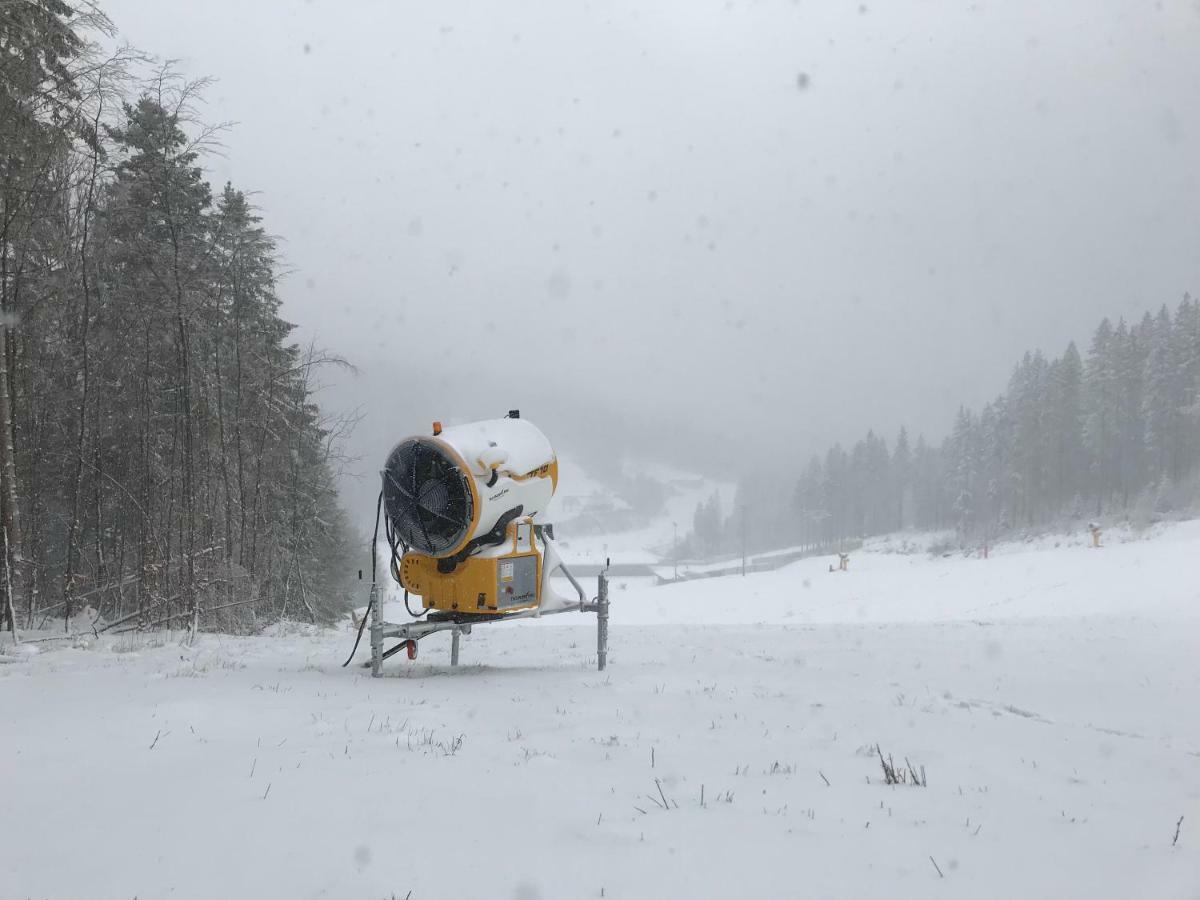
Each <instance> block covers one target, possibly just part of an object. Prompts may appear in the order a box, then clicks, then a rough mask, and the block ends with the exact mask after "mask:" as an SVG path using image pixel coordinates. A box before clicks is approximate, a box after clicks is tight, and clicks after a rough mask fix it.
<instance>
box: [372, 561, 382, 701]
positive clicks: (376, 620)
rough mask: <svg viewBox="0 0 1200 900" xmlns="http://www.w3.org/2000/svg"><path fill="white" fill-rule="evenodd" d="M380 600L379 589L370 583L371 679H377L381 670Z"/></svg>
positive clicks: (373, 583)
mask: <svg viewBox="0 0 1200 900" xmlns="http://www.w3.org/2000/svg"><path fill="white" fill-rule="evenodd" d="M381 602H382V598H381V597H380V596H379V587H378V586H377V585H376V584H375V582H374V581H372V582H371V600H370V607H371V609H370V615H371V677H372V678H378V677H379V674H380V671H381V670H382V668H383V611H382V610H381V609H380V608H379V606H380V603H381Z"/></svg>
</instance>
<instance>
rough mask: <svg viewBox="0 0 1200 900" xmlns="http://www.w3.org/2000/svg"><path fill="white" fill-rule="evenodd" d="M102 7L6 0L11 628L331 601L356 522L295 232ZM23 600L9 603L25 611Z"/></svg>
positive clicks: (4, 244)
mask: <svg viewBox="0 0 1200 900" xmlns="http://www.w3.org/2000/svg"><path fill="white" fill-rule="evenodd" d="M112 34H113V31H112V27H111V24H110V23H109V22H108V20H107V19H106V18H105V17H104V16H103V14H101V13H100V12H98V11H96V10H95V9H94V8H92V7H91V6H90V5H89V6H80V7H73V6H71V5H69V4H67V3H64V2H61V0H20V2H15V3H4V4H0V350H2V352H0V428H2V432H0V550H2V551H3V553H2V563H3V565H2V568H3V572H0V576H2V582H0V591H2V592H3V594H2V596H3V598H4V603H3V604H2V605H0V609H2V610H3V612H0V625H7V626H8V627H10V628H11V627H12V625H13V620H14V619H15V620H16V623H17V624H18V625H21V626H23V627H31V626H32V627H37V626H38V625H39V624H42V623H44V622H45V621H47V620H48V619H54V620H57V619H59V618H61V619H63V620H64V621H69V619H70V617H71V616H72V615H73V614H76V613H77V612H78V611H79V610H81V609H82V608H83V607H84V606H85V605H86V606H90V607H92V608H94V609H95V610H98V611H99V612H100V613H101V614H102V615H103V616H104V617H105V619H106V620H107V621H108V622H110V623H112V622H115V621H121V622H127V623H128V624H129V626H130V627H132V626H134V625H138V624H140V625H143V626H146V625H166V624H171V625H188V626H190V627H191V628H192V630H193V631H194V630H195V629H196V628H197V627H208V626H211V627H222V628H229V627H248V626H250V625H251V624H252V623H262V622H264V621H274V620H276V619H278V618H280V617H284V616H288V617H303V618H308V619H311V620H313V621H316V620H322V619H328V618H330V617H331V616H333V615H335V614H336V613H337V612H339V611H340V610H341V609H343V608H344V604H345V601H346V597H347V590H346V589H347V587H348V572H349V553H350V550H351V546H350V540H349V530H348V528H347V525H346V523H345V520H344V516H343V513H342V511H341V510H340V509H339V507H338V503H337V495H336V491H335V487H334V481H333V479H334V472H335V468H336V466H337V464H338V459H337V455H336V439H337V438H338V436H339V430H340V429H341V427H342V424H343V423H339V422H330V421H327V420H326V419H323V418H322V415H321V413H320V411H319V410H318V408H317V406H316V404H315V403H314V401H313V390H314V383H313V378H314V370H315V368H316V367H318V366H320V365H322V364H327V363H330V362H337V361H336V360H332V359H331V358H330V357H328V356H327V355H324V354H321V353H318V352H316V351H314V350H313V349H311V348H310V349H304V348H301V347H299V346H297V345H296V344H295V343H294V342H292V341H291V340H290V338H289V334H290V332H291V331H292V326H291V325H290V324H288V323H287V322H285V321H283V319H282V318H281V317H280V314H279V298H278V295H277V292H276V285H277V280H278V276H279V261H278V258H277V253H276V247H275V242H274V241H273V240H272V238H271V237H270V236H269V235H268V234H267V232H266V231H265V230H264V228H263V226H262V223H261V221H260V218H259V216H258V214H257V213H256V211H255V209H254V208H253V206H252V205H251V203H250V202H249V201H248V200H247V198H246V195H245V194H244V193H243V192H242V191H240V190H237V189H235V188H234V187H233V186H231V185H228V184H227V185H225V186H224V188H223V189H222V190H220V191H218V192H216V193H215V195H214V191H213V189H212V188H211V186H210V185H209V183H208V182H207V180H206V178H205V173H204V169H203V162H204V158H205V154H206V152H208V151H209V150H210V149H211V146H212V143H213V138H214V134H215V132H214V130H213V129H211V128H206V127H203V126H202V125H200V124H199V123H198V122H197V120H196V118H195V115H194V108H195V106H196V104H197V102H198V99H199V91H200V89H201V88H202V87H203V85H202V84H198V83H188V82H185V81H183V80H182V79H180V78H179V77H177V76H176V75H175V74H173V72H172V71H171V69H170V68H169V67H166V68H158V69H154V70H150V71H151V74H150V75H149V76H148V77H146V76H143V77H140V78H139V77H138V74H137V73H138V72H140V71H141V72H144V71H147V70H148V61H147V60H145V59H144V58H141V57H140V56H139V55H138V54H136V53H134V52H132V51H130V50H120V51H117V52H116V53H114V54H105V53H103V52H102V51H101V49H100V47H99V44H98V41H99V40H101V39H107V38H110V37H111V36H112ZM5 620H7V621H5Z"/></svg>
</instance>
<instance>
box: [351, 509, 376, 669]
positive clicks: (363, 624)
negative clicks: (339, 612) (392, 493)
mask: <svg viewBox="0 0 1200 900" xmlns="http://www.w3.org/2000/svg"><path fill="white" fill-rule="evenodd" d="M382 511H383V490H382V489H381V490H380V491H379V500H378V501H377V502H376V503H375V533H374V534H373V535H372V536H371V588H372V590H371V597H370V599H369V600H367V609H366V611H365V612H364V613H363V617H362V621H361V622H359V623H358V637H356V638H355V639H354V649H353V650H351V651H350V655H349V656H348V657H346V661H345V662H344V663H342V668H343V669H344V668H346V666H348V665H350V660H352V659H354V654H355V653H357V652H358V643H359V641H361V640H362V636H363V630H364V629H365V628H366V627H367V619H369V618H370V617H371V606H372V604H374V603H375V591H374V587H375V545H376V544H377V543H378V542H379V514H380V513H381V512H382Z"/></svg>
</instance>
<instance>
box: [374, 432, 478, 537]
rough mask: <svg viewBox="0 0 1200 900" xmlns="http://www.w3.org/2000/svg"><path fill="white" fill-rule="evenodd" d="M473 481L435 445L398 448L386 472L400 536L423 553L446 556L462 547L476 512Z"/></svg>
mask: <svg viewBox="0 0 1200 900" xmlns="http://www.w3.org/2000/svg"><path fill="white" fill-rule="evenodd" d="M467 478H468V475H467V473H465V472H464V471H463V470H462V469H461V468H459V466H458V465H457V464H456V463H455V462H454V460H453V459H451V457H450V456H449V454H448V453H446V451H445V450H444V449H443V448H441V447H439V446H438V445H437V444H435V443H433V442H432V441H428V440H422V439H421V438H409V439H408V440H406V441H402V442H401V443H399V444H397V445H396V448H395V449H394V450H392V452H391V454H389V455H388V459H387V463H386V465H385V466H384V469H383V496H384V503H385V505H386V508H387V515H388V519H389V521H390V522H391V523H392V529H393V531H394V532H395V534H396V536H397V537H398V538H399V539H400V540H402V541H403V542H404V543H405V544H407V545H408V546H410V547H412V548H413V549H414V550H416V551H417V552H419V553H426V554H428V555H429V556H441V555H443V554H447V553H449V552H450V551H452V550H453V549H454V548H455V547H457V546H458V545H459V544H461V543H462V541H463V539H464V538H465V537H466V536H467V532H468V531H469V530H470V528H471V518H472V516H473V515H474V512H475V507H474V502H473V498H472V496H471V486H470V484H469V483H468V482H467Z"/></svg>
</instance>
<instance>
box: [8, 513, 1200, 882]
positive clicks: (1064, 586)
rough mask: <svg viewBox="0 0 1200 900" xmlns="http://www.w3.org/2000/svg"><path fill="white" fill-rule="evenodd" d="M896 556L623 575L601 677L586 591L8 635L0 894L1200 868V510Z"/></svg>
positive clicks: (1138, 877) (1185, 877)
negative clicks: (1139, 535)
mask: <svg viewBox="0 0 1200 900" xmlns="http://www.w3.org/2000/svg"><path fill="white" fill-rule="evenodd" d="M1055 543H1057V544H1059V546H1055ZM888 549H889V548H887V547H880V548H879V550H880V552H871V551H870V550H869V549H868V550H867V551H865V552H859V553H855V554H853V555H852V557H851V561H850V571H848V572H845V573H841V572H837V573H831V572H829V571H828V564H829V560H828V559H818V560H806V561H802V562H799V563H796V564H794V565H791V566H788V567H786V568H784V569H781V570H779V571H776V572H771V573H764V574H760V575H749V576H747V577H745V578H740V577H730V578H720V579H713V580H708V581H698V582H690V583H683V584H675V585H671V586H667V587H661V588H654V587H650V586H648V585H646V584H645V583H644V582H634V581H631V582H628V583H624V584H623V585H622V584H618V585H616V586H615V589H614V591H613V621H614V625H613V629H612V637H611V655H610V667H609V670H608V671H607V672H605V673H602V674H601V673H597V672H596V671H595V669H594V663H595V660H594V640H595V636H594V628H593V627H592V623H591V620H590V618H584V617H582V616H580V617H578V618H576V617H575V616H574V615H564V616H558V617H555V618H553V619H547V620H543V621H541V622H537V623H524V624H518V623H513V624H510V625H501V626H492V627H488V628H477V629H476V630H475V633H474V634H473V635H472V636H470V637H469V638H464V643H463V662H464V665H463V666H461V667H460V668H458V669H456V670H451V669H450V668H449V667H448V665H447V664H448V658H447V657H448V643H449V641H448V639H446V638H445V637H444V636H439V637H434V638H431V639H429V640H428V641H426V642H424V643H423V644H422V647H421V658H420V660H418V662H416V663H409V662H407V661H404V662H390V663H389V665H388V669H387V674H388V676H389V677H387V678H384V679H380V680H371V679H370V678H367V677H365V674H364V671H363V670H362V669H360V668H351V669H343V668H340V667H339V664H340V662H341V661H342V658H343V657H344V654H345V652H346V651H347V650H348V645H349V641H350V639H351V635H350V634H349V633H348V631H346V630H337V631H329V632H315V631H309V630H298V631H295V632H292V633H283V634H279V635H275V636H271V637H261V638H228V637H218V636H207V637H204V638H203V639H202V640H201V641H200V642H199V644H198V645H197V646H196V647H194V648H187V647H183V646H181V645H180V644H179V643H178V641H177V640H163V639H161V638H156V639H147V638H135V639H128V638H127V637H126V638H115V639H110V640H106V641H100V642H97V643H96V645H95V646H92V647H89V648H78V649H59V650H55V651H47V652H43V653H39V654H36V655H25V656H12V655H10V656H7V657H4V658H5V659H7V660H10V661H9V662H7V663H6V664H3V665H0V709H3V711H4V715H3V717H2V718H0V722H2V723H3V724H0V773H2V774H3V778H2V779H0V797H3V801H2V803H0V810H2V812H0V897H4V898H9V897H13V898H23V897H36V898H43V897H46V898H58V897H88V898H108V897H113V898H118V897H119V898H129V897H133V896H137V897H139V898H142V900H147V898H157V897H186V898H206V897H255V898H268V897H280V898H284V897H286V898H300V897H335V898H343V897H355V898H357V897H362V898H390V897H397V898H405V897H411V898H412V900H426V898H476V897H477V898H519V900H529V898H545V900H551V898H554V900H557V898H576V897H578V898H595V897H606V898H664V897H687V898H696V897H721V898H725V897H731V896H737V897H754V898H758V897H779V898H785V897H786V898H792V897H801V896H812V897H880V898H889V900H895V898H907V897H922V898H923V897H935V896H936V897H954V898H960V897H995V898H1010V897H1023V898H1033V897H1045V898H1052V897H1053V898H1062V897H1081V898H1097V897H1111V898H1128V897H1155V898H1196V897H1200V712H1198V710H1200V654H1198V652H1197V651H1198V648H1200V523H1195V522H1193V523H1184V524H1181V525H1177V526H1173V527H1169V528H1164V529H1161V531H1160V532H1159V533H1156V534H1155V535H1154V536H1153V538H1152V539H1148V540H1128V541H1124V542H1123V541H1121V540H1119V539H1116V538H1115V537H1114V540H1113V541H1112V542H1111V543H1109V545H1108V546H1106V547H1104V548H1102V549H1100V550H1090V549H1088V548H1087V547H1086V546H1083V545H1082V542H1077V541H1075V540H1074V539H1069V540H1057V541H1056V540H1054V539H1046V540H1040V541H1037V542H1031V543H1029V544H1014V545H1002V546H1000V547H997V548H995V549H994V551H993V553H992V554H991V558H990V559H988V560H981V559H975V558H964V557H962V556H958V555H956V556H952V557H947V558H941V557H938V558H931V557H930V556H929V555H928V554H922V553H917V554H904V553H897V552H887V550H888ZM890 549H892V550H894V549H895V548H894V547H891V548H890ZM360 655H365V654H362V652H361V651H360ZM12 660H16V661H12ZM876 745H878V746H879V747H880V748H882V751H883V753H884V754H885V755H891V756H892V757H894V759H895V761H896V763H897V764H900V765H903V764H904V763H903V761H904V760H907V761H909V762H911V764H912V766H913V767H914V768H915V769H917V770H920V769H921V768H922V767H923V768H924V771H925V773H926V779H927V786H925V787H913V786H908V785H901V786H888V785H885V784H884V783H883V780H882V771H881V767H880V764H879V760H878V758H877V756H876V751H875V749H874V748H875V746H876ZM702 798H703V802H702ZM664 807H665V808H664ZM1180 816H1183V817H1184V819H1183V822H1182V825H1181V826H1180V828H1179V838H1178V842H1177V843H1176V845H1175V846H1172V839H1173V838H1174V836H1175V833H1176V824H1177V822H1178V820H1179V818H1180ZM939 870H940V871H939Z"/></svg>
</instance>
